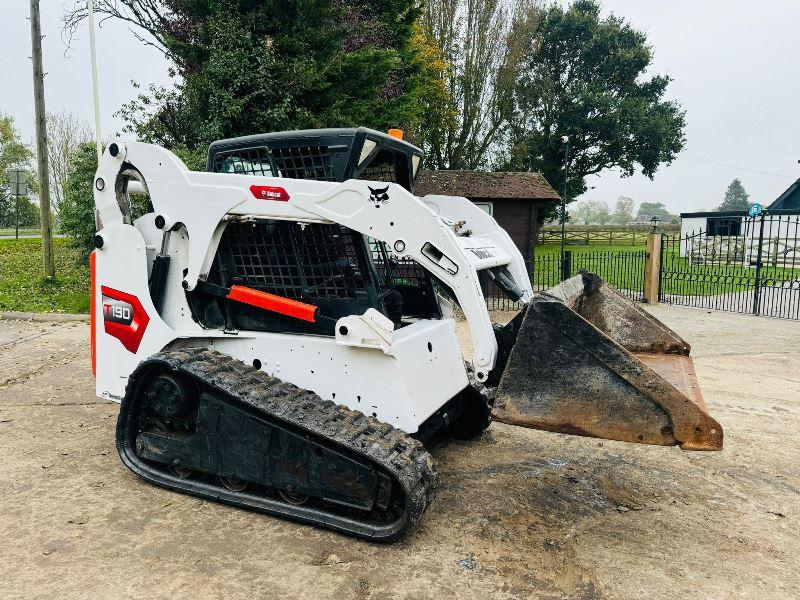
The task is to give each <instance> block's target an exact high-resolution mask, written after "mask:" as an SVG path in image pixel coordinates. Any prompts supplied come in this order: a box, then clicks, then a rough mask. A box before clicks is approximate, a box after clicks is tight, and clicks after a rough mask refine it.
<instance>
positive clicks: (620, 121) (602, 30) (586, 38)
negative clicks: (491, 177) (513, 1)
mask: <svg viewBox="0 0 800 600" xmlns="http://www.w3.org/2000/svg"><path fill="white" fill-rule="evenodd" d="M536 37H537V43H536V44H534V45H533V46H532V47H531V49H530V53H529V55H528V57H527V61H526V64H525V66H524V67H523V69H522V71H521V72H520V76H519V80H518V85H517V119H516V121H515V123H514V126H513V127H512V131H511V149H510V151H509V160H508V164H507V167H510V168H515V169H524V170H533V171H539V172H541V173H542V174H543V175H544V177H545V178H546V179H547V181H548V182H549V183H550V184H551V185H552V186H553V187H555V188H556V189H558V190H559V191H560V190H561V189H562V187H563V183H564V170H563V166H564V144H563V142H562V136H569V139H570V154H571V161H570V172H569V175H570V178H569V182H568V193H569V198H571V199H573V198H575V197H576V196H578V195H580V194H582V193H583V192H584V191H585V190H586V184H585V183H584V179H585V178H586V176H588V175H591V174H595V173H600V172H601V171H605V170H607V169H611V168H618V169H619V170H620V171H621V172H622V174H623V175H632V174H633V173H634V172H635V171H636V170H637V168H638V169H641V172H642V173H643V174H644V175H647V176H648V177H651V178H652V177H653V175H654V173H655V171H656V169H657V168H658V166H659V165H660V164H662V163H670V162H671V161H672V160H673V158H674V157H675V156H676V155H677V153H678V152H679V151H680V150H681V149H682V148H683V145H684V135H683V130H684V125H685V120H684V111H683V110H682V109H681V107H680V105H678V103H677V102H673V101H666V100H664V95H665V92H666V89H667V85H668V84H669V82H670V77H668V76H665V75H655V76H652V77H648V75H647V70H648V69H649V68H650V66H651V62H652V48H651V47H650V46H649V45H648V43H647V38H646V36H645V34H644V33H643V32H641V31H637V30H635V29H633V28H632V27H631V26H630V25H629V24H627V23H626V22H625V21H624V20H623V19H621V18H618V17H616V16H614V15H610V16H608V17H606V18H602V19H601V17H600V5H599V4H598V3H597V2H596V1H595V0H575V1H574V2H573V3H572V4H571V5H570V6H569V8H568V9H566V10H565V9H564V8H562V7H561V6H560V5H559V4H553V5H551V6H550V7H548V8H547V9H546V11H545V16H544V18H543V19H542V21H541V24H540V26H539V29H538V31H537V32H536Z"/></svg>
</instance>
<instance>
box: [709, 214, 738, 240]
mask: <svg viewBox="0 0 800 600" xmlns="http://www.w3.org/2000/svg"><path fill="white" fill-rule="evenodd" d="M741 231H742V219H741V217H734V218H722V217H711V218H709V219H707V220H706V235H707V236H708V237H711V236H717V235H719V236H732V235H740V234H741Z"/></svg>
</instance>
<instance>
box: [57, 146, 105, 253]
mask: <svg viewBox="0 0 800 600" xmlns="http://www.w3.org/2000/svg"><path fill="white" fill-rule="evenodd" d="M96 171H97V150H96V148H95V146H94V144H92V143H85V144H81V145H80V146H79V147H78V149H77V150H76V151H75V153H74V154H73V156H72V157H71V160H70V161H69V166H68V168H67V175H66V179H65V180H64V198H63V200H62V201H61V231H63V232H64V233H66V234H67V235H68V236H69V237H70V243H71V245H72V247H73V248H74V249H75V250H77V252H78V254H77V256H78V257H79V258H80V260H82V261H86V260H87V259H88V256H89V253H90V252H91V251H92V249H93V248H94V234H95V225H94V195H93V189H92V182H93V181H94V174H95V172H96Z"/></svg>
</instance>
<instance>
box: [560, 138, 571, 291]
mask: <svg viewBox="0 0 800 600" xmlns="http://www.w3.org/2000/svg"><path fill="white" fill-rule="evenodd" d="M561 141H562V142H563V143H564V191H563V193H562V194H561V281H564V280H565V279H567V278H568V277H569V273H567V269H566V260H567V259H566V255H565V253H564V244H565V241H566V235H567V180H568V179H569V136H567V135H564V136H561Z"/></svg>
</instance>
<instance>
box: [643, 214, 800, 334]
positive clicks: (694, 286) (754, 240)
mask: <svg viewBox="0 0 800 600" xmlns="http://www.w3.org/2000/svg"><path fill="white" fill-rule="evenodd" d="M659 298H660V300H661V301H662V302H667V303H671V304H682V305H687V306H698V307H703V308H710V309H717V310H728V311H735V312H743V313H751V314H755V315H765V316H770V317H778V318H785V319H800V215H798V214H785V213H778V214H761V215H760V216H756V217H741V218H732V219H725V220H718V221H717V222H715V223H714V227H713V229H710V230H698V231H692V232H685V233H683V234H678V235H668V236H663V237H662V240H661V273H660V278H659Z"/></svg>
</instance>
